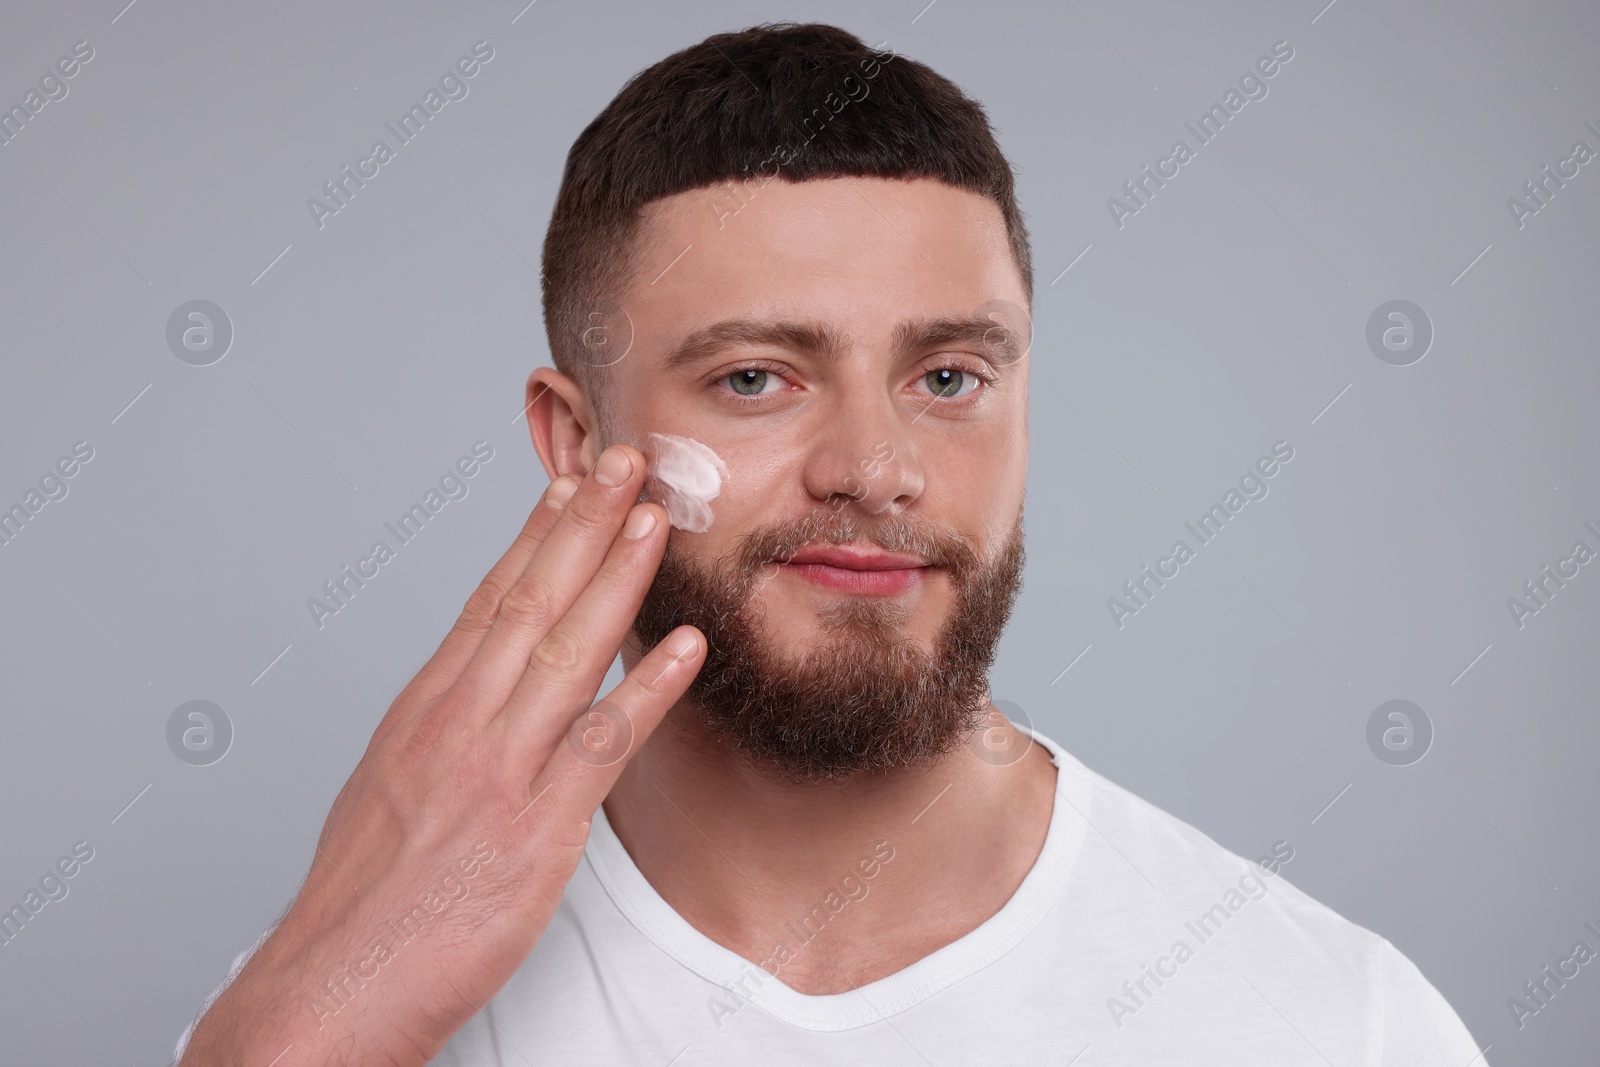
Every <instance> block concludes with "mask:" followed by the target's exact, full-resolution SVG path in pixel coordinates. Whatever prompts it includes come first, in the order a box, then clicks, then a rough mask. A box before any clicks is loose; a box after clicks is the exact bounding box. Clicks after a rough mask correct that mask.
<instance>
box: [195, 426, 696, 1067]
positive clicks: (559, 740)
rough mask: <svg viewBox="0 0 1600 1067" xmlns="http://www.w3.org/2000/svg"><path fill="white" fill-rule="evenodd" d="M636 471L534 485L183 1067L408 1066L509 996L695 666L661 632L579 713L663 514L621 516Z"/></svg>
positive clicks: (690, 639)
mask: <svg viewBox="0 0 1600 1067" xmlns="http://www.w3.org/2000/svg"><path fill="white" fill-rule="evenodd" d="M644 471H645V462H644V457H643V455H641V454H640V453H639V451H638V450H637V449H634V448H632V447H629V446H627V445H618V446H615V447H612V448H609V449H607V450H606V451H605V452H604V454H602V455H601V457H600V459H599V462H598V463H596V464H595V468H594V470H593V471H591V472H590V473H589V475H588V476H587V477H585V478H584V479H583V480H582V482H581V483H580V482H579V481H578V479H577V478H575V477H573V476H571V475H566V476H563V477H561V478H558V479H556V480H555V482H553V483H552V484H551V486H550V488H549V489H548V490H547V491H546V493H545V496H544V499H543V500H541V501H540V503H539V505H538V506H537V507H536V508H535V509H534V510H533V513H532V515H530V516H529V518H528V522H527V524H526V525H525V526H524V527H523V529H522V533H521V534H520V535H519V536H518V537H517V540H516V543H515V544H513V545H512V546H511V548H510V550H509V551H508V552H507V553H506V554H505V556H504V557H503V558H502V559H501V560H500V562H498V563H497V564H495V566H494V569H493V570H491V571H490V572H489V574H488V576H487V577H486V578H485V579H484V581H483V584H482V585H480V586H479V587H478V589H477V591H476V592H475V593H473V595H472V597H471V599H469V600H468V601H467V604H466V607H465V608H464V609H463V611H462V613H461V617H460V619H458V620H457V622H456V624H455V627H454V628H453V629H452V630H451V631H450V633H449V635H448V636H446V637H445V639H444V641H443V643H442V644H440V646H439V649H438V651H437V652H435V653H434V655H433V658H432V659H430V660H429V661H428V663H427V664H426V666H424V667H423V668H422V670H421V671H420V672H418V674H417V676H416V677H415V678H414V679H412V681H411V684H410V685H408V686H407V687H406V688H405V690H404V692H402V693H401V694H400V696H399V697H398V698H397V699H396V700H395V702H394V704H393V705H392V706H391V707H390V708H389V711H388V714H386V715H385V716H384V718H383V721H382V722H380V723H379V724H378V728H377V730H376V732H375V733H374V734H373V735H372V742H371V743H370V744H369V745H368V746H367V751H366V754H365V755H364V756H363V757H362V759H361V762H360V763H359V764H358V765H357V767H356V769H355V772H354V773H353V774H352V775H351V776H350V780H349V781H348V782H347V783H345V786H344V788H343V789H342V790H341V791H340V793H339V796H338V798H337V799H336V800H335V801H334V803H333V809H332V811H331V812H330V813H329V815H328V821H327V823H326V824H325V825H324V826H323V829H322V835H321V838H320V840H319V841H318V842H317V851H316V856H315V857H314V859H313V860H312V863H311V870H310V872H309V873H308V874H307V875H306V879H305V882H304V884H303V885H302V886H301V889H300V893H299V896H298V897H297V898H296V899H295V902H294V904H293V906H292V907H291V908H290V909H289V911H288V913H287V914H286V915H285V916H284V918H283V921H282V922H281V923H279V925H278V928H277V929H276V930H275V931H274V932H273V934H272V936H271V937H269V938H268V939H267V940H266V942H265V943H263V944H262V946H261V948H260V950H259V951H257V952H256V954H255V955H254V956H253V957H252V958H251V959H250V962H249V963H248V964H247V965H246V966H245V967H244V969H243V970H242V971H241V972H240V974H239V976H238V978H237V979H235V981H234V982H233V984H232V985H230V986H229V987H228V989H227V990H226V991H225V992H224V993H223V995H222V996H221V997H219V998H218V999H217V1001H216V1003H215V1004H214V1005H213V1006H212V1008H211V1010H210V1011H208V1012H207V1013H206V1015H205V1017H204V1018H203V1019H202V1020H201V1021H200V1023H199V1025H198V1026H197V1027H196V1028H195V1032H194V1035H193V1037H192V1039H191V1040H190V1042H189V1045H188V1047H187V1048H186V1050H185V1053H184V1057H183V1061H182V1064H183V1067H197V1065H201V1064H205V1065H213V1064H229V1065H234V1064H238V1065H248V1067H267V1065H268V1064H275V1067H296V1065H299V1064H311V1063H315V1064H336V1063H337V1064H344V1063H362V1064H369V1063H382V1064H424V1063H426V1062H427V1061H428V1060H429V1059H430V1058H431V1057H433V1056H434V1055H436V1054H437V1053H438V1051H439V1050H440V1049H441V1048H442V1047H443V1046H444V1044H445V1042H446V1041H447V1040H449V1038H450V1036H451V1035H452V1034H453V1033H455V1032H456V1031H457V1030H458V1029H460V1028H461V1027H462V1026H463V1025H464V1024H465V1023H466V1022H467V1020H469V1019H470V1018H471V1017H472V1015H473V1014H474V1013H475V1012H476V1011H477V1010H478V1009H480V1008H481V1007H482V1006H483V1005H484V1003H485V1002H487V1001H488V1000H489V999H490V998H491V997H492V996H494V994H495V993H497V992H498V991H499V990H500V989H501V988H502V987H503V986H504V985H505V983H506V982H507V980H509V979H510V977H511V975H512V973H513V972H514V971H515V970H516V968H517V967H518V966H519V965H520V964H521V963H522V961H523V960H524V959H525V958H526V957H527V955H528V953H529V952H530V951H531V950H532V949H533V947H534V945H535V943H537V942H538V940H539V938H540V936H541V935H542V934H543V933H544V931H545V928H546V927H547V926H548V925H549V923H550V919H551V917H552V916H553V915H554V913H555V910H556V906H557V905H558V904H559V903H560V901H561V896H562V893H563V891H564V890H565V888H566V885H567V882H568V881H569V880H570V879H571V877H572V873H573V870H574V869H575V868H576V866H577V863H578V860H579V858H580V857H581V856H582V854H583V848H584V843H585V842H586V841H587V839H588V833H589V822H590V820H591V819H592V818H593V816H594V811H595V809H596V808H597V807H598V806H599V804H600V802H601V801H602V800H604V799H605V796H606V793H607V792H608V791H609V790H610V788H611V785H612V783H613V782H615V781H616V778H617V776H618V774H620V773H621V770H622V767H623V765H624V763H625V762H626V760H627V758H628V757H629V756H631V755H632V753H633V752H636V751H638V748H639V746H640V744H642V743H643V741H644V740H645V738H646V737H648V736H649V734H650V732H651V731H652V730H653V729H654V728H655V727H656V725H657V724H658V723H659V722H660V721H661V718H662V717H663V716H664V715H665V714H666V712H667V710H668V709H669V708H670V707H671V706H672V705H673V704H674V703H675V702H676V701H677V700H678V698H679V697H681V696H682V695H683V693H684V691H685V690H686V689H687V688H688V686H689V683H690V681H691V680H692V679H693V678H694V675H695V673H696V672H697V671H698V670H699V669H700V665H701V663H702V662H703V661H704V654H705V638H704V637H703V635H701V633H700V632H699V631H698V630H696V629H694V628H693V627H691V626H684V627H680V628H679V629H677V630H675V631H673V632H672V633H671V634H669V635H668V637H667V639H666V640H665V641H663V642H662V643H661V644H660V645H658V646H657V647H656V648H655V649H653V650H651V651H650V652H649V653H648V654H647V655H646V656H645V657H644V659H643V660H641V661H640V663H639V664H638V666H636V667H635V668H634V669H633V670H632V671H631V672H629V674H628V676H627V677H626V678H625V679H623V681H622V683H621V684H620V685H618V686H617V688H616V689H615V690H613V691H612V693H611V694H610V695H608V696H607V697H606V699H605V700H604V701H602V702H601V703H600V704H598V705H595V707H594V709H593V710H592V711H591V710H589V709H590V702H591V701H592V700H593V699H594V695H595V691H596V690H597V689H598V688H599V685H600V683H601V681H602V680H604V678H605V673H606V670H607V669H608V667H609V666H610V664H611V663H612V661H613V660H614V659H615V657H616V654H617V651H618V649H619V648H620V647H621V644H622V641H623V639H624V638H625V636H626V635H627V632H628V628H629V626H630V625H631V624H632V622H633V619H634V616H635V615H636V614H637V613H638V610H639V605H640V604H641V602H642V601H643V599H644V594H645V591H646V589H648V587H649V585H650V582H651V580H652V579H653V577H654V575H655V572H656V569H657V567H658V566H659V565H660V562H661V556H662V553H663V551H664V550H665V548H666V542H667V532H668V528H667V519H666V514H665V512H663V511H662V509H661V508H660V507H658V506H657V505H655V504H634V503H633V502H634V501H635V500H637V499H638V496H639V490H640V486H641V485H642V484H643V479H644ZM286 1050H287V1051H286ZM279 1056H282V1059H275V1058H276V1057H279Z"/></svg>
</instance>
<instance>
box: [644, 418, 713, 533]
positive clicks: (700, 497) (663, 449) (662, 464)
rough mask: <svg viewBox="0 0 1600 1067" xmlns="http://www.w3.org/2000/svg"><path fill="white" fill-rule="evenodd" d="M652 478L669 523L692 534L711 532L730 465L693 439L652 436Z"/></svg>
mask: <svg viewBox="0 0 1600 1067" xmlns="http://www.w3.org/2000/svg"><path fill="white" fill-rule="evenodd" d="M650 442H651V444H652V446H653V451H654V453H655V454H654V456H653V457H652V458H651V460H650V476H651V477H653V478H655V480H656V481H657V482H659V483H660V484H661V487H662V490H663V492H664V493H665V497H666V498H665V499H664V500H662V502H661V504H662V506H663V507H665V508H666V509H667V521H668V522H670V523H672V525H674V526H676V527H677V528H678V529H680V530H687V531H688V532H689V533H705V532H706V531H707V530H709V529H711V517H712V516H711V501H713V500H715V499H716V497H717V494H718V493H720V492H722V483H723V482H724V481H725V480H726V479H727V477H728V465H727V464H726V463H723V462H722V457H721V456H719V455H717V454H716V453H715V452H713V451H712V450H711V447H710V446H709V445H706V444H703V443H701V442H699V441H696V440H695V439H694V438H692V437H676V436H674V435H672V434H670V433H652V434H651V435H650Z"/></svg>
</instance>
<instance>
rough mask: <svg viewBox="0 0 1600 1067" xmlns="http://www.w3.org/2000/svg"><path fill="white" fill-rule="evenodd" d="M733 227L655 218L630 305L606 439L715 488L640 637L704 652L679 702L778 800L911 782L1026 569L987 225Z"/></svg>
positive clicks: (815, 185) (976, 686)
mask: <svg viewBox="0 0 1600 1067" xmlns="http://www.w3.org/2000/svg"><path fill="white" fill-rule="evenodd" d="M740 205H741V201H740V200H739V199H735V198H733V197H732V196H731V195H730V194H729V193H728V192H727V191H726V190H725V189H723V190H717V189H712V190H698V191H692V192H688V193H683V194H679V195H677V196H674V197H670V198H667V199H665V200H661V201H658V202H656V203H654V204H652V205H651V206H650V208H649V209H648V211H647V215H646V224H645V227H644V230H643V235H642V237H641V245H640V247H641V255H640V264H639V267H638V273H637V280H636V281H635V284H634V285H633V287H632V288H631V290H630V291H629V293H628V294H627V296H626V298H625V300H624V305H623V306H624V307H625V308H626V310H627V315H628V318H629V319H630V320H631V323H632V331H633V335H632V347H631V349H630V350H629V353H628V355H627V356H626V358H625V359H623V360H622V361H620V362H618V363H617V364H616V365H615V366H613V367H610V368H609V369H608V371H607V373H608V375H609V378H608V381H607V383H606V393H605V399H604V407H605V411H604V419H603V421H604V430H605V435H606V437H607V439H608V440H610V441H625V442H628V443H631V444H633V445H635V446H637V447H639V448H640V449H641V451H643V452H644V453H645V454H646V455H653V453H654V448H653V446H652V444H651V441H650V437H649V435H650V434H651V433H652V432H654V433H664V434H673V435H677V436H680V437H689V438H694V439H696V440H698V441H701V442H704V443H705V444H706V445H709V446H710V447H711V448H712V449H714V450H715V451H716V452H717V453H718V454H719V455H720V456H721V457H722V459H723V461H724V462H725V463H726V465H727V468H728V477H727V479H726V481H725V483H724V485H723V488H722V491H721V493H720V495H718V496H717V497H716V498H715V499H714V500H713V501H712V502H711V508H712V511H713V514H714V521H713V522H712V524H711V526H710V528H709V529H708V530H707V531H706V532H703V533H688V532H684V531H681V530H674V531H673V532H672V536H671V541H670V543H669V547H668V553H667V558H666V559H665V560H664V562H663V565H662V571H661V573H660V575H659V576H658V579H657V582H656V585H655V586H654V588H653V589H652V591H651V595H650V597H649V598H647V601H646V604H645V608H644V610H643V611H642V612H641V615H640V620H639V623H638V624H637V625H636V627H635V630H636V633H637V635H638V637H639V639H640V640H641V641H644V642H645V643H646V644H648V643H650V642H653V641H654V640H657V639H659V638H660V637H661V636H663V635H664V634H665V633H666V632H667V631H669V630H670V629H671V628H672V626H674V625H676V624H678V623H679V622H685V621H687V622H692V623H695V624H696V625H699V626H701V628H702V629H703V630H706V632H707V636H708V638H709V639H710V644H711V648H712V653H711V655H710V656H709V657H708V661H707V665H706V667H705V669H704V670H702V672H701V677H700V679H699V680H698V681H697V683H696V689H695V690H692V691H691V698H692V699H693V700H694V701H695V702H696V703H697V704H700V705H701V706H702V708H703V710H705V711H706V712H707V719H708V722H709V723H710V724H711V725H712V726H713V727H714V728H715V729H716V730H717V731H718V732H719V733H721V734H723V735H724V736H726V737H727V738H728V739H729V740H731V741H732V742H733V743H735V744H738V745H740V746H741V747H743V748H745V749H747V750H748V751H749V752H750V754H752V755H754V756H756V757H757V758H763V759H767V760H770V761H774V762H776V763H777V764H778V765H779V767H780V769H782V770H784V771H785V772H786V773H788V774H789V775H790V776H791V777H794V778H797V779H815V778H820V777H833V776H837V775H839V774H844V773H850V772H853V771H856V770H861V769H866V768H869V767H875V766H879V767H881V766H890V765H904V764H906V763H913V762H918V761H920V760H923V759H926V758H929V757H931V756H933V755H937V754H938V753H939V752H942V751H946V750H948V748H949V747H950V745H951V744H954V743H956V742H958V741H959V740H960V734H961V733H962V731H963V730H965V729H969V728H970V727H972V726H973V725H975V724H976V723H977V722H978V721H979V719H980V718H981V715H982V714H983V709H984V708H985V707H986V700H985V697H986V688H985V677H986V674H987V669H988V665H989V663H990V662H991V661H992V658H993V649H994V643H995V641H996V640H997V639H998V636H999V631H1000V628H1001V627H1002V626H1003V624H1004V620H1005V617H1006V615H1007V614H1008V613H1009V610H1010V606H1011V602H1012V600H1013V598H1014V595H1015V591H1016V588H1015V587H1016V579H1017V572H1018V571H1019V570H1020V565H1021V508H1022V497H1023V482H1024V477H1025V474H1026V456H1027V448H1026V445H1027V364H1028V360H1027V356H1026V353H1027V349H1028V345H1029V341H1030V337H1029V331H1030V323H1029V321H1028V318H1027V313H1026V311H1025V310H1024V307H1025V304H1026V297H1025V295H1024V291H1023V285H1022V280H1021V276H1020V274H1019V272H1018V270H1017V266H1016V262H1015V260H1014V258H1013V256H1012V252H1011V247H1010V243H1009V240H1008V237H1007V233H1006V229H1005V224H1004V220H1003V218H1002V216H1001V214H1000V210H999V208H998V207H997V206H996V205H995V203H994V202H993V201H991V200H989V199H987V198H985V197H982V196H979V195H977V194H974V193H970V192H967V191H965V190H960V189H956V188H954V187H951V186H948V185H946V184H944V183H942V182H937V181H933V180H927V179H919V180H914V181H898V180H888V179H873V178H861V179H826V180H819V181H811V182H803V183H790V182H785V181H772V182H769V183H768V184H767V185H766V186H764V187H762V188H760V189H756V188H755V187H754V186H753V185H752V186H749V187H746V188H745V189H744V191H743V206H740ZM680 253H681V255H680ZM653 489H659V487H658V486H656V487H652V486H647V489H646V492H647V495H651V496H652V497H654V498H656V499H659V497H657V496H655V492H654V491H653ZM867 568H870V569H867ZM663 627H664V628H663ZM719 652H720V653H721V655H720V656H719V655H718V653H719Z"/></svg>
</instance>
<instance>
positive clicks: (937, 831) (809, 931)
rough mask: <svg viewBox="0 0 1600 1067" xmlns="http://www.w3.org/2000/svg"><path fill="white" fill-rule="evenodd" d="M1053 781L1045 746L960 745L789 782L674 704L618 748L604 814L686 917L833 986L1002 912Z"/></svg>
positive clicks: (881, 971)
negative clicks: (621, 751)
mask: <svg viewBox="0 0 1600 1067" xmlns="http://www.w3.org/2000/svg"><path fill="white" fill-rule="evenodd" d="M991 721H992V722H997V723H998V722H1004V720H1003V719H1001V718H998V717H996V718H993V719H992V720H991ZM1003 729H1004V730H1005V732H1006V734H1007V737H1008V746H1016V747H1003V750H1004V751H1007V752H1022V751H1023V746H1027V737H1026V735H1025V734H1022V733H1021V732H1020V731H1018V730H1016V728H1015V727H1013V726H1011V725H1010V724H1009V723H1006V724H1005V726H1004V728H1003ZM989 740H991V741H993V740H995V738H994V737H993V735H992V734H991V735H990V736H989ZM1055 780H1056V772H1055V768H1054V767H1053V766H1052V765H1051V762H1050V757H1049V754H1048V753H1047V752H1046V751H1045V750H1044V749H1043V747H1042V746H1040V745H1037V744H1033V745H1031V746H1030V747H1027V750H1026V753H1025V754H1024V755H1022V756H1020V758H1016V759H1015V760H1014V761H1011V762H1009V763H1006V762H1003V761H1002V762H1001V763H996V762H993V761H989V760H985V759H981V758H979V757H978V756H977V755H976V754H975V751H974V748H973V747H970V746H968V745H959V746H957V747H956V748H955V749H953V750H952V751H950V752H949V753H946V754H945V755H944V756H942V757H940V758H939V759H938V760H937V761H935V762H933V763H931V764H928V765H924V766H920V767H915V768H904V769H896V770H890V771H877V772H870V773H864V774H860V775H855V776H852V777H850V778H847V779H842V780H837V781H829V782H819V783H812V784H805V785H796V784H793V783H791V782H788V781H785V780H784V779H783V778H782V777H781V776H779V775H777V774H776V773H775V772H774V771H773V770H772V769H770V768H765V767H762V766H759V765H756V764H754V763H752V762H751V761H749V760H748V759H747V758H746V757H745V756H743V755H742V754H741V753H739V752H738V751H737V750H735V749H733V748H732V747H730V746H729V745H727V744H726V743H725V742H723V741H722V740H721V739H719V738H717V737H716V736H714V735H712V734H710V733H709V732H708V731H707V730H706V729H705V728H704V727H703V725H702V724H701V723H700V720H699V716H698V713H697V712H696V710H695V709H694V708H693V707H692V706H690V705H688V704H687V703H680V704H679V705H678V706H677V707H675V708H673V710H672V711H671V712H670V713H669V714H668V716H667V718H666V719H665V720H664V721H663V722H662V723H661V725H660V726H659V727H658V728H657V729H656V731H655V732H654V733H653V734H652V735H651V736H650V739H649V740H648V742H647V743H646V744H645V745H644V746H643V747H642V748H641V749H640V751H639V752H638V754H637V755H635V756H634V757H633V759H632V760H631V761H630V762H629V763H628V766H627V767H626V768H625V769H624V771H623V773H622V776H621V778H619V779H618V781H617V783H616V785H615V787H614V788H613V789H612V791H611V794H610V795H609V796H608V797H607V799H606V802H605V813H606V818H607V819H608V820H609V821H610V823H611V826H612V828H613V829H614V830H615V831H616V834H617V837H618V838H619V839H620V840H621V842H622V845H623V847H625V848H626V849H627V850H628V854H629V855H630V856H631V857H632V858H633V861H634V863H635V865H637V866H638V868H639V870H640V872H641V873H642V874H643V875H644V877H645V878H646V880H648V881H649V882H650V884H651V885H652V886H653V887H654V888H655V890H656V892H658V893H660V894H661V896H662V897H663V899H665V900H666V902H667V903H668V904H670V905H671V906H672V907H673V909H674V910H676V911H677V912H678V913H679V914H680V915H682V916H683V917H684V919H685V920H687V921H688V922H689V923H690V925H692V926H694V927H695V928H696V929H698V930H699V931H700V932H701V933H703V934H705V935H706V936H707V937H709V938H710V939H711V940H713V941H715V942H717V943H718V944H720V945H722V946H724V947H725V948H728V949H730V950H732V951H734V952H736V953H738V954H739V955H741V956H743V957H744V958H745V959H747V960H750V961H751V962H752V963H753V964H756V965H757V966H762V967H764V968H765V969H766V970H767V971H769V972H773V973H776V974H777V975H778V977H779V978H780V979H781V980H782V981H783V982H784V983H785V984H787V985H789V986H790V987H791V988H793V989H796V990H798V991H800V992H802V993H837V992H844V991H846V990H849V989H854V988H856V987H858V986H861V985H864V984H866V983H868V982H872V981H876V980H877V979H879V978H882V977H885V976H887V975H889V974H892V973H894V972H895V971H898V970H901V969H903V968H904V967H906V966H908V965H910V964H911V963H913V962H915V961H916V960H918V959H921V958H922V957H923V956H926V955H928V954H929V953H930V952H933V951H934V950H936V949H938V948H940V947H942V946H944V945H946V944H949V943H950V942H952V941H954V940H956V939H957V938H959V937H961V936H963V935H964V934H966V933H968V932H970V931H971V930H972V929H974V928H976V927H977V926H978V925H980V924H981V923H983V922H984V921H985V920H986V919H988V918H990V917H991V916H992V915H994V913H995V912H997V911H999V910H1000V908H1001V907H1002V906H1003V905H1004V904H1005V902H1006V901H1007V900H1009V899H1010V897H1011V895H1012V893H1014V892H1015V891H1016V888H1017V886H1018V885H1020V884H1021V882H1022V880H1023V878H1024V877H1025V876H1026V875H1027V873H1028V871H1029V870H1030V869H1031V868H1032V867H1033V864H1034V861H1035V860H1036V859H1037V858H1038V855H1039V851H1040V849H1041V848H1042V847H1043V844H1044V837H1045V832H1046V830H1047V829H1048V827H1049V822H1050V814H1051V811H1052V807H1053V801H1054V793H1055ZM819 909H820V910H819ZM778 946H785V947H786V948H787V949H788V952H787V953H785V952H783V951H780V950H779V948H778ZM786 956H787V958H785V957H786ZM775 967H776V971H775Z"/></svg>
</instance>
